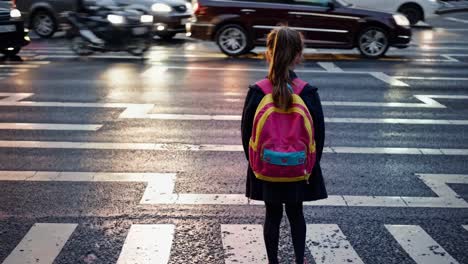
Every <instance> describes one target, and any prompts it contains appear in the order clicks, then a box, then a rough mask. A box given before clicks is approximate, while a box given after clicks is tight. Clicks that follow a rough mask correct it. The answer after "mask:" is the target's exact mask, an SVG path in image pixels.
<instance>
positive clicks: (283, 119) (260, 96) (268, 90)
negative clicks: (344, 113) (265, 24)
mask: <svg viewBox="0 0 468 264" xmlns="http://www.w3.org/2000/svg"><path fill="white" fill-rule="evenodd" d="M303 47H304V43H303V39H302V36H301V34H300V33H299V32H297V31H295V30H292V29H290V28H288V27H281V28H278V29H275V30H273V31H272V32H271V33H270V34H269V35H268V38H267V51H266V58H267V61H268V63H269V73H268V76H267V78H266V79H264V80H262V81H259V82H257V83H256V84H254V85H251V86H250V87H249V88H250V89H249V91H248V94H247V98H246V100H245V105H244V110H243V115H242V127H241V129H242V142H243V147H244V152H245V155H246V157H247V160H249V168H248V172H247V190H246V196H247V197H248V198H249V199H253V200H260V201H264V202H265V207H266V216H265V224H264V239H265V245H266V250H267V255H268V261H269V263H270V264H276V263H278V243H279V231H280V224H281V219H282V216H283V204H285V208H286V214H287V217H288V220H289V223H290V226H291V235H292V241H293V245H294V252H295V256H296V263H298V264H302V263H306V262H305V259H304V251H305V239H306V224H305V219H304V212H303V202H304V201H314V200H319V199H325V198H327V192H326V189H325V184H324V181H323V177H322V170H321V168H320V159H321V156H322V151H323V145H324V139H325V125H324V117H323V112H322V106H321V103H320V98H319V95H318V93H317V88H316V87H313V86H311V85H309V84H307V83H306V82H304V81H302V80H301V79H299V78H298V77H297V75H296V74H295V72H294V71H293V69H294V68H295V66H296V65H298V64H299V63H300V62H301V60H302V52H303Z"/></svg>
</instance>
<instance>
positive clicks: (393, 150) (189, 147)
mask: <svg viewBox="0 0 468 264" xmlns="http://www.w3.org/2000/svg"><path fill="white" fill-rule="evenodd" d="M0 148H34V149H91V150H152V151H195V152H205V151H214V152H242V151H243V146H242V145H221V144H218V145H215V144H199V145H194V144H178V143H126V142H90V141H83V142H78V141H28V140H18V141H17V140H0ZM323 152H324V153H334V154H375V155H378V154H391V155H441V156H452V155H453V156H467V155H468V149H449V148H397V147H339V146H338V147H325V148H324V150H323Z"/></svg>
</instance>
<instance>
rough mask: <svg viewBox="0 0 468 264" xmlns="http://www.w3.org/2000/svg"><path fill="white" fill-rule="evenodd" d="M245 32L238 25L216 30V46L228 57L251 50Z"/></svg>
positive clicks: (249, 41)
mask: <svg viewBox="0 0 468 264" xmlns="http://www.w3.org/2000/svg"><path fill="white" fill-rule="evenodd" d="M251 42H252V41H251V40H250V39H249V37H248V35H247V31H245V29H244V28H243V27H241V26H239V25H234V24H233V25H226V26H224V27H222V28H221V29H220V30H218V32H217V34H216V44H218V46H219V48H220V49H221V51H222V52H223V53H224V54H226V55H228V56H239V55H242V54H245V53H246V52H248V51H249V50H251V49H252V47H253V45H252V44H251Z"/></svg>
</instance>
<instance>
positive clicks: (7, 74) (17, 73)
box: [0, 72, 19, 77]
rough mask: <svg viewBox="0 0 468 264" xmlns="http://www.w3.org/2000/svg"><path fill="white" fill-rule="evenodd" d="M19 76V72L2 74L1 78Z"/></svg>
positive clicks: (0, 74) (0, 73)
mask: <svg viewBox="0 0 468 264" xmlns="http://www.w3.org/2000/svg"><path fill="white" fill-rule="evenodd" d="M17 75H19V72H0V76H2V77H5V76H17Z"/></svg>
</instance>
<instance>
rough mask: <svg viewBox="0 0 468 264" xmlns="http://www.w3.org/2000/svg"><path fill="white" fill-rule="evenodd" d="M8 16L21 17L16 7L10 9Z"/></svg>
mask: <svg viewBox="0 0 468 264" xmlns="http://www.w3.org/2000/svg"><path fill="white" fill-rule="evenodd" d="M10 17H12V18H20V17H21V12H20V11H19V10H18V9H12V10H11V11H10Z"/></svg>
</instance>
